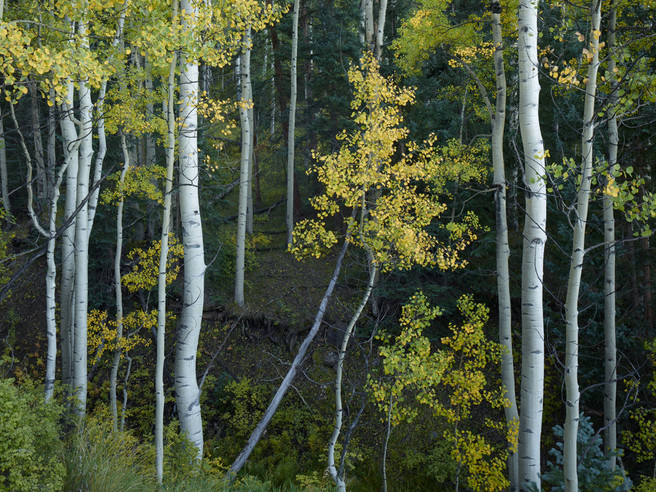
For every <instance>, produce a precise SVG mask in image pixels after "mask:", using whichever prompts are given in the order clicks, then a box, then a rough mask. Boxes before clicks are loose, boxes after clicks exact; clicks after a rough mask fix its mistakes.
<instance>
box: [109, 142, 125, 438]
mask: <svg viewBox="0 0 656 492" xmlns="http://www.w3.org/2000/svg"><path fill="white" fill-rule="evenodd" d="M121 149H123V161H124V162H123V169H121V176H120V178H119V181H118V191H119V194H120V197H119V201H118V208H117V210H116V250H115V253H114V293H115V297H116V348H115V349H114V360H113V361H112V372H111V375H110V378H109V407H110V410H111V412H112V425H113V427H114V430H118V411H117V408H116V407H117V405H116V380H117V378H118V369H119V366H120V364H121V342H122V340H123V291H122V286H121V279H122V276H121V257H122V256H123V204H124V202H125V199H124V197H123V187H124V184H125V175H126V174H127V172H128V169H130V153H129V152H128V145H127V143H126V141H125V134H123V133H121Z"/></svg>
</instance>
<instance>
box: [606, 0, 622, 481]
mask: <svg viewBox="0 0 656 492" xmlns="http://www.w3.org/2000/svg"><path fill="white" fill-rule="evenodd" d="M617 4H618V0H613V2H612V4H611V6H610V17H609V19H608V52H609V53H610V55H611V56H610V57H609V60H608V73H609V74H610V77H611V79H610V87H611V94H610V105H609V109H608V111H609V113H610V117H609V119H608V171H609V172H612V171H614V170H615V168H616V167H617V147H618V145H619V132H618V129H617V114H616V112H617V106H618V104H617V103H618V96H617V86H618V83H617V77H616V75H615V66H616V62H615V58H614V50H615V48H616V46H617V38H616V35H615V28H616V25H617ZM603 206H604V243H605V247H604V259H605V262H604V426H605V430H604V447H605V450H606V452H607V453H608V452H612V451H615V450H616V449H617V424H616V420H617V414H616V404H617V403H616V397H617V335H616V333H615V299H616V287H615V217H614V214H613V200H612V198H611V197H610V196H609V195H608V194H606V193H604V196H603ZM609 466H610V468H611V469H612V470H614V469H615V467H616V466H617V457H616V456H612V457H611V458H610V461H609Z"/></svg>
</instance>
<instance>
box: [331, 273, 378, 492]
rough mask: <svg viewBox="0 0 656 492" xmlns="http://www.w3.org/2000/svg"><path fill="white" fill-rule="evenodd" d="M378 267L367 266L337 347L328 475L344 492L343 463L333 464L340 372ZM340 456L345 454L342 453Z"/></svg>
mask: <svg viewBox="0 0 656 492" xmlns="http://www.w3.org/2000/svg"><path fill="white" fill-rule="evenodd" d="M377 271H378V269H377V268H376V266H375V265H370V267H369V282H368V283H367V290H366V291H365V293H364V295H363V296H362V300H361V301H360V305H359V306H358V308H357V309H356V311H355V314H353V316H352V317H351V321H350V322H349V324H348V326H347V328H346V332H345V333H344V338H342V344H341V346H340V349H339V359H338V361H337V371H336V372H337V374H336V376H335V425H334V427H333V434H332V436H331V437H330V441H329V442H328V473H329V474H330V477H331V478H332V479H333V481H334V482H335V485H337V490H339V491H340V492H346V477H345V476H344V463H343V462H342V463H340V466H339V469H338V468H337V466H336V465H335V445H336V444H337V439H339V434H340V432H341V430H342V419H343V414H344V405H343V403H342V374H343V371H344V358H345V357H346V349H347V348H348V343H349V341H350V340H351V335H352V334H353V331H354V330H355V324H356V323H357V322H358V320H359V319H360V315H361V314H362V310H363V309H364V307H365V306H366V305H367V302H368V301H369V296H371V291H372V290H373V288H374V283H375V281H376V272H377ZM342 456H345V454H344V453H342Z"/></svg>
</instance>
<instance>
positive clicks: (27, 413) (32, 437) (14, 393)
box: [0, 379, 65, 491]
mask: <svg viewBox="0 0 656 492" xmlns="http://www.w3.org/2000/svg"><path fill="white" fill-rule="evenodd" d="M0 401H2V405H0V436H2V437H1V438H0V489H2V490H16V491H22V490H25V491H32V490H45V491H47V490H61V489H62V484H63V481H64V472H65V470H64V464H63V461H62V450H63V443H62V441H61V439H60V437H59V425H58V421H59V417H60V415H61V413H62V407H61V406H60V405H58V404H57V403H55V402H54V401H51V402H49V403H45V402H44V398H43V392H42V391H37V390H36V389H35V388H30V387H29V383H28V384H27V385H24V386H23V387H17V386H16V385H15V384H14V380H13V379H2V380H0Z"/></svg>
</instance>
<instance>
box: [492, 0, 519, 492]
mask: <svg viewBox="0 0 656 492" xmlns="http://www.w3.org/2000/svg"><path fill="white" fill-rule="evenodd" d="M501 9H502V7H501V3H500V2H499V1H498V0H495V1H493V2H492V4H491V7H490V10H491V13H492V42H493V43H494V74H495V81H496V88H497V94H496V104H495V112H494V115H493V117H492V139H491V140H492V167H493V168H494V187H495V194H494V206H495V218H496V264H497V298H498V303H499V343H500V344H501V345H502V346H503V347H504V351H503V352H502V353H501V381H502V384H503V387H504V390H505V397H506V398H507V400H508V403H509V404H508V405H507V406H506V407H505V408H504V411H505V416H506V422H507V425H508V427H509V428H510V427H514V426H517V425H518V424H519V413H518V410H517V397H516V394H515V369H514V361H513V345H512V309H511V302H510V269H509V267H508V260H509V258H510V245H509V242H508V220H507V214H506V173H505V165H504V155H503V135H504V127H505V122H506V71H505V67H504V63H503V51H504V48H503V35H502V30H501ZM508 448H509V449H508V475H509V480H510V490H511V491H516V490H518V489H519V459H518V458H519V457H518V454H517V450H516V445H515V443H509V444H508Z"/></svg>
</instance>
